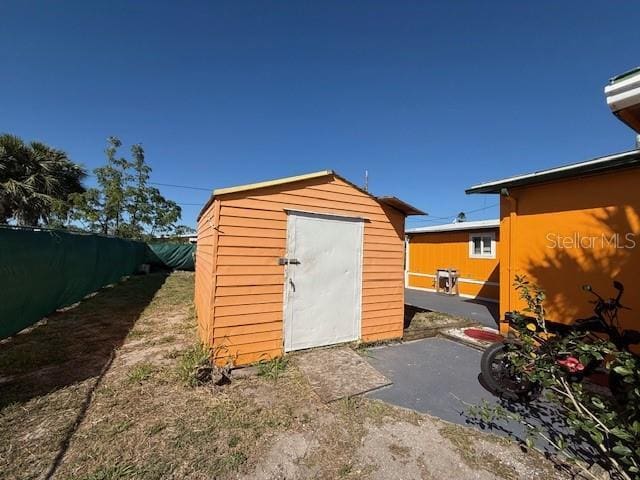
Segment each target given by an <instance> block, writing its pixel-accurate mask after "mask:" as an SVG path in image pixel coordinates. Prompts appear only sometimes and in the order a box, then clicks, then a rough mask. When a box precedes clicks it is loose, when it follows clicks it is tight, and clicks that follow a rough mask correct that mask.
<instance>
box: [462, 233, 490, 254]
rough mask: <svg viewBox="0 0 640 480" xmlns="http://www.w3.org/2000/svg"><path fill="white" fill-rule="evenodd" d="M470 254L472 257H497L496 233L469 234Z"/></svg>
mask: <svg viewBox="0 0 640 480" xmlns="http://www.w3.org/2000/svg"><path fill="white" fill-rule="evenodd" d="M469 256H470V257H472V258H496V236H495V234H494V233H472V234H471V235H469Z"/></svg>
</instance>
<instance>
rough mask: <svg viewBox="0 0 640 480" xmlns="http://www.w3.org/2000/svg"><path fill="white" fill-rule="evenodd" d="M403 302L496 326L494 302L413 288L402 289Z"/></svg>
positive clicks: (495, 306)
mask: <svg viewBox="0 0 640 480" xmlns="http://www.w3.org/2000/svg"><path fill="white" fill-rule="evenodd" d="M404 302H405V303H406V304H407V305H411V306H412V307H418V308H422V309H425V310H431V311H433V312H442V313H448V314H450V315H455V316H457V317H462V318H466V319H468V320H471V321H473V322H478V323H479V324H481V325H484V326H485V327H490V328H497V327H498V318H499V312H498V305H497V304H496V303H491V302H484V301H482V300H475V299H471V298H462V297H459V296H457V295H447V294H446V293H436V292H427V291H424V290H416V289H415V288H405V289H404Z"/></svg>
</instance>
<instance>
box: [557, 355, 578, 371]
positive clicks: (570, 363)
mask: <svg viewBox="0 0 640 480" xmlns="http://www.w3.org/2000/svg"><path fill="white" fill-rule="evenodd" d="M558 364H560V365H562V366H563V367H565V368H566V369H567V370H569V372H570V373H577V372H581V371H583V370H584V365H583V364H582V363H580V360H578V359H577V358H576V357H572V356H569V357H567V358H565V359H562V360H558Z"/></svg>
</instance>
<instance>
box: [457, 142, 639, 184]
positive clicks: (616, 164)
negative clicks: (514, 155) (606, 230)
mask: <svg viewBox="0 0 640 480" xmlns="http://www.w3.org/2000/svg"><path fill="white" fill-rule="evenodd" d="M637 166H640V150H630V151H628V152H622V153H616V154H613V155H607V156H605V157H598V158H594V159H592V160H587V161H586V162H579V163H571V164H568V165H563V166H561V167H555V168H550V169H546V170H539V171H537V172H533V173H527V174H525V175H517V176H515V177H509V178H503V179H502V180H495V181H493V182H487V183H481V184H479V185H474V186H472V187H471V188H468V189H467V190H466V193H500V191H501V190H502V189H503V188H511V187H521V186H524V185H534V184H538V183H543V182H550V181H552V180H560V179H564V178H574V177H580V176H584V175H592V174H596V173H604V172H609V171H612V170H619V169H623V168H629V167H637Z"/></svg>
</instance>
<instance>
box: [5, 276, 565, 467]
mask: <svg viewBox="0 0 640 480" xmlns="http://www.w3.org/2000/svg"><path fill="white" fill-rule="evenodd" d="M132 291H137V292H138V294H137V295H132V294H131V292H132ZM126 292H129V293H127V294H126V295H125V293H126ZM192 292H193V275H192V274H189V273H183V272H178V273H174V274H172V275H170V276H169V277H167V278H164V277H158V276H155V277H154V275H151V276H149V277H136V278H132V279H130V280H129V281H128V282H124V283H123V284H121V285H118V286H116V287H114V288H112V289H108V290H105V291H104V292H101V293H100V294H99V295H97V296H95V297H94V298H92V299H89V300H87V301H86V302H84V303H83V304H82V305H81V306H80V307H78V308H76V309H73V310H70V311H68V312H65V313H63V314H58V315H55V316H53V317H52V318H50V319H49V320H48V322H47V324H46V325H42V326H39V327H38V328H36V329H34V330H33V331H31V332H29V333H26V334H23V335H19V336H18V337H15V338H14V339H12V340H11V341H8V342H3V343H2V344H0V365H1V366H2V367H3V368H4V369H6V374H5V375H3V379H2V382H3V383H0V387H1V388H2V389H3V390H2V397H0V406H1V410H0V432H1V433H0V464H2V465H3V466H4V467H3V471H2V478H6V479H30V478H34V479H35V478H61V479H87V480H89V479H95V480H97V479H116V478H118V479H119V478H132V479H133V478H135V479H161V478H167V479H169V478H175V479H177V478H190V479H191V478H193V479H236V478H242V479H308V478H326V479H335V478H348V479H451V478H456V479H461V480H464V479H520V478H527V479H531V480H535V479H547V478H569V477H568V476H567V475H566V473H564V472H562V471H560V470H557V469H556V467H555V466H554V465H553V464H552V463H551V462H549V461H547V460H546V459H544V458H542V457H541V456H539V455H537V454H536V453H534V452H530V453H524V452H522V451H521V450H520V448H518V447H517V446H516V445H514V444H511V443H509V442H507V441H506V440H503V439H499V438H497V437H493V436H489V435H484V434H481V433H478V432H476V431H473V430H470V429H467V428H464V427H461V426H457V425H453V424H449V423H446V422H443V421H440V420H438V419H435V418H432V417H429V416H427V415H422V414H418V413H416V412H413V411H409V410H404V409H400V408H396V407H392V406H390V405H387V404H385V403H383V402H380V401H377V400H369V399H363V398H360V397H349V398H345V399H342V400H339V401H336V402H332V403H323V402H322V401H320V399H319V398H318V397H317V396H316V395H315V394H314V392H313V390H312V389H311V387H310V386H309V383H308V382H307V380H306V378H305V377H304V375H303V374H302V373H301V372H300V371H299V370H298V369H297V368H296V367H295V362H289V364H288V365H287V366H286V368H284V369H283V371H282V372H281V374H280V375H279V376H278V377H277V378H274V376H273V375H269V374H268V371H269V369H262V370H261V371H262V373H265V371H266V372H267V375H263V376H259V375H247V376H244V377H243V378H237V379H235V380H234V381H232V382H231V383H230V384H228V385H225V386H222V387H213V386H199V387H192V386H190V385H188V382H187V379H186V377H185V369H188V368H189V366H190V363H189V361H190V360H189V359H190V358H191V357H192V356H193V354H194V352H196V351H197V349H196V350H194V348H193V345H194V342H195V329H194V323H195V321H194V318H193V310H192V307H191V298H192ZM127 295H129V296H128V297H127ZM123 296H124V297H126V298H127V301H126V302H124V301H123V300H122V297H123ZM74 327H76V330H78V331H80V333H81V334H82V335H81V337H77V336H74V334H73V331H74V330H73V329H74ZM87 332H93V335H88V334H87ZM79 338H81V339H82V341H83V342H84V343H83V345H82V348H78V347H77V346H76V347H73V345H74V342H77V341H79ZM92 338H95V339H96V340H92ZM48 340H49V341H53V342H56V344H57V345H58V347H59V348H61V349H62V350H63V351H64V352H67V353H68V355H66V354H65V355H57V356H56V355H54V354H53V353H50V355H51V356H50V357H48V358H49V360H48V361H47V359H46V358H44V359H43V358H42V357H41V355H38V351H40V352H42V348H43V345H44V344H45V343H46V342H47V341H48ZM92 342H94V343H92ZM47 352H48V350H47ZM48 355H49V354H48ZM52 375H53V378H52Z"/></svg>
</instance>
